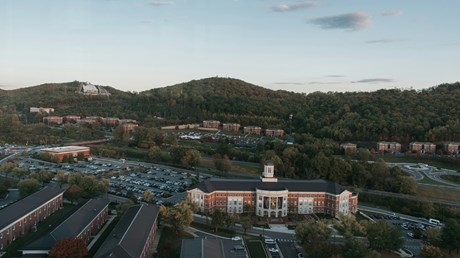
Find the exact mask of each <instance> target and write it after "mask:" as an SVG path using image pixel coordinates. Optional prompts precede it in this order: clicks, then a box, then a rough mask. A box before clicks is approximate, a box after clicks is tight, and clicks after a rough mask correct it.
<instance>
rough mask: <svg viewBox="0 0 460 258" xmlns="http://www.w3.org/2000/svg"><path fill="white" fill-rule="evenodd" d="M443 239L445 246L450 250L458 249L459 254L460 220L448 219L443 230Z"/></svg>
mask: <svg viewBox="0 0 460 258" xmlns="http://www.w3.org/2000/svg"><path fill="white" fill-rule="evenodd" d="M441 239H442V243H443V246H444V247H445V248H446V249H447V250H449V254H450V253H451V251H452V250H456V251H457V254H458V251H459V249H460V222H459V221H458V220H454V219H449V220H447V221H446V223H445V225H444V227H442V230H441Z"/></svg>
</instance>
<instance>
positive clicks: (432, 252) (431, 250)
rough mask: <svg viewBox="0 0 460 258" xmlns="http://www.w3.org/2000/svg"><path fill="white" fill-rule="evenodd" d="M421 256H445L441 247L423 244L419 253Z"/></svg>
mask: <svg viewBox="0 0 460 258" xmlns="http://www.w3.org/2000/svg"><path fill="white" fill-rule="evenodd" d="M420 257H421V258H444V257H446V256H445V255H444V254H443V253H442V251H441V249H439V247H437V246H432V245H424V246H423V248H422V252H421V253H420Z"/></svg>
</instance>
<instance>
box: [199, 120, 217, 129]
mask: <svg viewBox="0 0 460 258" xmlns="http://www.w3.org/2000/svg"><path fill="white" fill-rule="evenodd" d="M219 126H220V121H216V120H204V121H203V127H204V128H219Z"/></svg>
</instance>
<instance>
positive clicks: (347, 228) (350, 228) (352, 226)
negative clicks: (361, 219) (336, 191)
mask: <svg viewBox="0 0 460 258" xmlns="http://www.w3.org/2000/svg"><path fill="white" fill-rule="evenodd" d="M334 226H335V228H336V229H337V230H338V231H339V232H341V233H342V234H343V235H344V236H345V237H347V238H349V237H351V236H364V235H365V233H366V232H365V228H364V227H363V226H362V225H361V224H359V223H358V221H356V218H355V216H346V215H342V214H340V215H339V219H338V220H335V221H334Z"/></svg>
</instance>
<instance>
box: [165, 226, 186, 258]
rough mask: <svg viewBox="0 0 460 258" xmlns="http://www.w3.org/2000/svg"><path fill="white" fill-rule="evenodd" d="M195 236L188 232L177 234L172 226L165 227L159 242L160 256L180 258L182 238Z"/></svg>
mask: <svg viewBox="0 0 460 258" xmlns="http://www.w3.org/2000/svg"><path fill="white" fill-rule="evenodd" d="M188 238H193V237H192V236H191V235H190V234H188V233H185V232H184V233H182V234H180V235H177V234H176V232H174V230H173V229H172V228H170V227H163V229H162V230H161V236H160V241H159V243H158V248H157V250H158V256H157V257H158V258H179V257H180V251H181V246H182V239H188Z"/></svg>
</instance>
